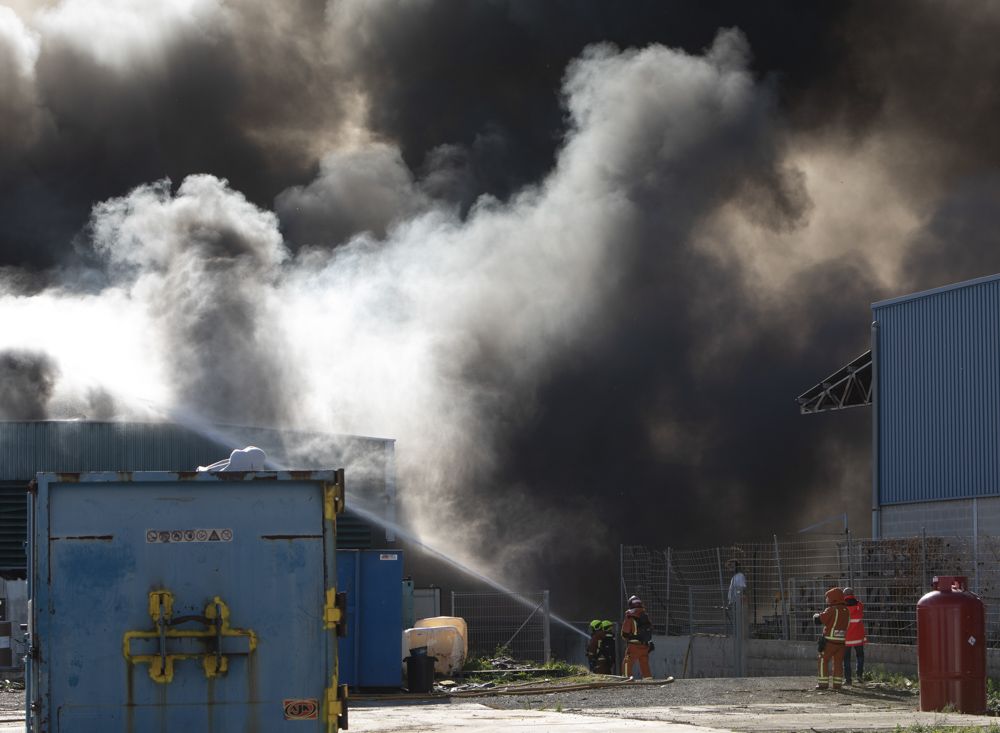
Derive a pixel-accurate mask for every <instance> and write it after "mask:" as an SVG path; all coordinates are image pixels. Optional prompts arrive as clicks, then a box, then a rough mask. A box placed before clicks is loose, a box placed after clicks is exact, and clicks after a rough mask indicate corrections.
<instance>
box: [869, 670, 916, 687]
mask: <svg viewBox="0 0 1000 733" xmlns="http://www.w3.org/2000/svg"><path fill="white" fill-rule="evenodd" d="M865 682H879V683H881V684H883V685H886V686H888V687H893V688H896V689H899V690H913V691H914V692H916V691H917V690H919V689H920V683H919V681H918V680H916V679H912V678H910V677H907V676H906V675H903V674H897V673H895V672H889V671H887V670H886V668H885V667H883V666H881V665H875V666H874V667H873V668H872V669H870V670H867V671H866V672H865Z"/></svg>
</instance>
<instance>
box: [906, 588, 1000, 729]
mask: <svg viewBox="0 0 1000 733" xmlns="http://www.w3.org/2000/svg"><path fill="white" fill-rule="evenodd" d="M931 585H932V587H933V588H934V590H933V591H931V592H930V593H928V594H927V595H925V596H924V597H923V598H921V599H920V601H919V602H918V603H917V670H918V674H919V675H920V709H921V710H925V711H927V710H941V709H943V708H944V707H946V706H948V705H951V706H952V707H954V709H955V710H958V711H959V712H962V713H984V712H986V609H985V607H984V606H983V602H982V601H981V600H979V596H977V595H975V594H974V593H970V592H969V591H968V589H967V588H966V585H967V579H966V578H964V577H961V576H949V575H941V576H939V577H936V578H934V582H933V583H932V584H931Z"/></svg>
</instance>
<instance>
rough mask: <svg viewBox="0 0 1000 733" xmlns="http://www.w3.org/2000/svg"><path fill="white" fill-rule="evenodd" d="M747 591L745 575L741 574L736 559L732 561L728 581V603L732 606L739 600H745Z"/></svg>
mask: <svg viewBox="0 0 1000 733" xmlns="http://www.w3.org/2000/svg"><path fill="white" fill-rule="evenodd" d="M746 593H747V576H745V575H744V574H743V571H742V570H740V564H739V562H737V561H735V560H734V561H733V577H732V578H731V579H730V581H729V596H728V603H729V606H730V607H732V606H733V605H734V604H736V603H739V602H743V603H745V602H746Z"/></svg>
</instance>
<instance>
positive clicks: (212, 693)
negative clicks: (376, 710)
mask: <svg viewBox="0 0 1000 733" xmlns="http://www.w3.org/2000/svg"><path fill="white" fill-rule="evenodd" d="M342 506H343V472H342V471H314V472H294V473H282V472H246V473H225V474H222V473H220V474H210V473H183V474H177V473H163V472H149V473H134V474H114V473H106V474H105V473H100V474H49V475H40V476H39V479H38V482H37V490H36V493H35V495H34V497H33V499H32V502H31V512H30V521H31V543H30V547H29V576H30V578H31V588H30V594H31V611H30V618H31V628H30V629H29V634H30V643H31V649H32V651H31V654H30V660H29V661H30V665H29V666H30V670H29V674H28V679H29V689H28V691H27V701H28V705H29V722H30V728H29V730H30V731H31V733H160V732H162V733H168V732H169V733H175V732H177V731H183V732H184V733H193V732H194V731H210V732H211V733H273V732H276V731H285V730H288V731H300V732H304V731H324V732H326V733H329V732H330V731H335V730H337V728H338V725H340V724H341V723H342V722H343V720H342V719H343V717H344V716H345V715H346V706H345V705H344V704H343V701H342V699H341V694H342V693H341V691H340V689H339V688H338V685H337V681H336V650H337V644H336V630H337V629H336V626H337V621H338V619H339V618H340V615H339V614H340V610H339V607H338V606H337V604H336V600H335V599H336V563H335V561H334V558H335V556H334V552H335V548H336V537H335V515H336V513H337V512H338V511H339V510H340V508H342Z"/></svg>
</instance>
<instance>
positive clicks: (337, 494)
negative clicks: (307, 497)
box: [323, 471, 344, 520]
mask: <svg viewBox="0 0 1000 733" xmlns="http://www.w3.org/2000/svg"><path fill="white" fill-rule="evenodd" d="M343 511H344V472H343V471H337V481H336V482H335V483H332V484H323V518H324V519H329V520H333V519H336V517H337V515H338V514H340V513H341V512H343Z"/></svg>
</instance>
